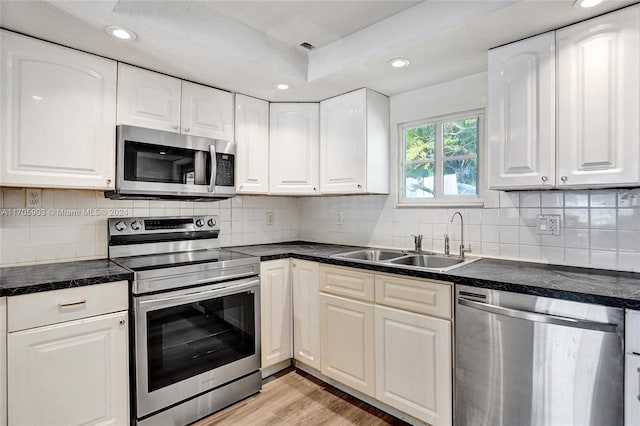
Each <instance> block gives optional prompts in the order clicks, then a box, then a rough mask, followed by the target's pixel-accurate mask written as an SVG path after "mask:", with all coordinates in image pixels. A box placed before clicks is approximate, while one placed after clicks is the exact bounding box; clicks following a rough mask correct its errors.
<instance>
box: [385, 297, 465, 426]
mask: <svg viewBox="0 0 640 426" xmlns="http://www.w3.org/2000/svg"><path fill="white" fill-rule="evenodd" d="M375 323H376V325H375V336H376V398H377V399H378V400H379V401H382V402H384V403H387V404H389V405H391V406H392V407H395V408H397V409H399V410H401V411H404V412H405V413H407V414H410V415H412V416H414V417H416V418H418V419H420V420H423V421H425V422H427V423H429V424H431V425H434V426H439V425H450V424H451V423H452V418H451V413H452V405H451V404H452V402H451V401H452V397H451V395H452V391H453V390H452V386H451V382H452V364H451V322H450V321H446V320H442V319H438V318H433V317H429V316H426V315H419V314H415V313H411V312H405V311H400V310H397V309H392V308H387V307H382V306H376V308H375Z"/></svg>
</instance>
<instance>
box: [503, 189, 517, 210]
mask: <svg viewBox="0 0 640 426" xmlns="http://www.w3.org/2000/svg"><path fill="white" fill-rule="evenodd" d="M519 206H520V196H519V193H517V192H500V208H511V207H519Z"/></svg>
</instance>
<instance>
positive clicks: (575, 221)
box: [561, 209, 589, 228]
mask: <svg viewBox="0 0 640 426" xmlns="http://www.w3.org/2000/svg"><path fill="white" fill-rule="evenodd" d="M561 226H564V227H565V228H588V227H589V210H588V209H565V210H564V221H563V225H561Z"/></svg>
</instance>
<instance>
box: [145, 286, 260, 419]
mask: <svg viewBox="0 0 640 426" xmlns="http://www.w3.org/2000/svg"><path fill="white" fill-rule="evenodd" d="M259 287H260V280H259V277H254V278H247V279H242V280H234V281H228V282H225V283H217V284H214V285H207V286H201V287H195V288H189V289H184V290H179V291H173V292H166V293H159V294H154V295H147V296H140V297H136V298H135V299H134V320H135V334H136V336H135V342H136V349H135V358H136V365H135V368H136V395H137V400H136V401H137V417H138V418H139V419H140V418H142V417H145V416H147V415H149V414H151V413H154V412H156V411H158V410H161V409H163V408H166V407H168V406H170V405H172V404H175V403H178V402H180V401H183V400H185V399H188V398H190V397H193V396H195V395H198V394H200V393H202V392H206V391H208V390H210V389H213V388H215V387H217V386H220V385H223V384H225V383H227V382H229V381H232V380H234V379H237V378H239V377H242V376H244V375H246V374H249V373H252V372H254V371H256V370H258V369H259V368H260V296H259V294H260V292H259Z"/></svg>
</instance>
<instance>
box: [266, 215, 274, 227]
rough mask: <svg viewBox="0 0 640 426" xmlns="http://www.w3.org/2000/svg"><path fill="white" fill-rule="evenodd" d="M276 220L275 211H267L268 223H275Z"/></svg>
mask: <svg viewBox="0 0 640 426" xmlns="http://www.w3.org/2000/svg"><path fill="white" fill-rule="evenodd" d="M274 222H275V217H274V215H273V212H267V225H273V223H274Z"/></svg>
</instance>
